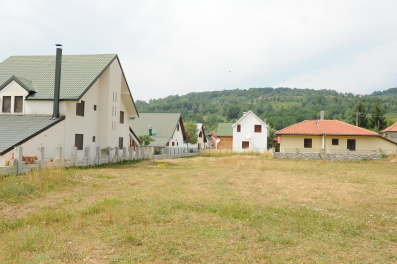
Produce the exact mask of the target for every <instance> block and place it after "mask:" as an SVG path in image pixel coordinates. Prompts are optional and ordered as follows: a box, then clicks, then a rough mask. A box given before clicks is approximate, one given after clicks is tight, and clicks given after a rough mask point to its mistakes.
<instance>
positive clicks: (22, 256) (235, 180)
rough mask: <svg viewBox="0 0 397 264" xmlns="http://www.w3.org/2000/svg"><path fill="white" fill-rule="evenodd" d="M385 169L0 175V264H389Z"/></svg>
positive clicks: (178, 168)
mask: <svg viewBox="0 0 397 264" xmlns="http://www.w3.org/2000/svg"><path fill="white" fill-rule="evenodd" d="M379 168H382V169H379ZM394 171H395V164H394V163H393V162H392V161H391V159H390V158H389V159H387V160H381V161H366V162H326V161H299V160H272V159H268V158H267V157H266V156H265V155H260V156H240V155H239V156H228V157H224V156H222V157H211V158H209V157H208V158H207V157H194V158H183V159H176V160H160V161H143V162H140V163H130V164H124V165H115V166H108V167H102V168H101V167H99V168H88V169H70V170H60V171H57V175H54V177H55V178H56V177H58V178H56V180H46V181H45V182H44V184H42V185H41V187H40V186H39V185H35V184H34V182H36V181H37V182H40V181H43V179H42V180H39V179H34V177H33V175H29V174H28V175H22V176H18V177H14V178H6V179H3V180H2V182H0V185H1V184H2V185H1V186H2V188H3V193H11V194H12V195H10V194H8V196H6V197H3V198H2V199H0V236H1V237H2V239H1V240H0V262H1V263H54V262H55V263H57V262H59V263H284V262H291V263H349V262H350V263H353V262H358V263H391V262H397V253H396V245H397V230H396V228H397V211H396V208H397V193H396V192H395V190H396V186H397V176H396V173H395V172H394ZM42 173H43V175H46V174H47V173H48V174H51V173H52V172H51V171H50V172H46V171H43V172H42ZM35 175H36V177H43V176H40V175H39V174H35ZM51 175H53V174H51ZM29 177H30V180H28V179H29ZM44 177H45V176H44ZM44 179H51V177H46V178H44ZM62 179H63V180H62ZM21 181H22V182H28V183H29V184H31V185H32V186H33V187H34V188H35V191H34V192H10V191H8V190H7V188H10V190H13V188H14V189H15V188H16V187H15V186H13V185H12V184H14V185H16V183H18V185H19V182H21ZM50 185H53V187H51V188H50V187H48V186H50ZM19 210H23V211H25V210H28V212H27V213H19V214H18V213H16V212H17V211H19Z"/></svg>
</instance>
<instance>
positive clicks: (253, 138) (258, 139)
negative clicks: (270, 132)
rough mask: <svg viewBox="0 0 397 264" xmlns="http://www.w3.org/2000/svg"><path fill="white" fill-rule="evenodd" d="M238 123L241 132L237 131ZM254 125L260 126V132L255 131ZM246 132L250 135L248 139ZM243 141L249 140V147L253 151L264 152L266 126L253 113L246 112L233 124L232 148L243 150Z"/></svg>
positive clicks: (265, 148)
mask: <svg viewBox="0 0 397 264" xmlns="http://www.w3.org/2000/svg"><path fill="white" fill-rule="evenodd" d="M238 124H240V125H241V132H237V125H238ZM255 125H261V126H262V132H261V133H258V132H255ZM248 134H249V135H250V138H249V139H247V135H248ZM243 141H249V148H250V149H253V150H255V151H257V150H260V151H261V152H265V151H266V150H267V126H265V125H264V124H263V122H261V121H260V119H259V118H258V117H256V116H255V114H253V113H247V114H246V116H245V117H244V118H243V119H241V120H240V121H239V122H237V123H236V124H234V125H233V150H234V151H240V152H241V151H243V149H242V142H243Z"/></svg>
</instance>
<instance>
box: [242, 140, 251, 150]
mask: <svg viewBox="0 0 397 264" xmlns="http://www.w3.org/2000/svg"><path fill="white" fill-rule="evenodd" d="M249 147H250V143H249V141H242V148H243V149H246V148H249Z"/></svg>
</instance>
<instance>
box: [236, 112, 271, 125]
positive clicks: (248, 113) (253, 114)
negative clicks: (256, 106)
mask: <svg viewBox="0 0 397 264" xmlns="http://www.w3.org/2000/svg"><path fill="white" fill-rule="evenodd" d="M247 116H254V117H255V118H256V119H257V120H258V121H259V122H261V123H262V124H263V125H264V126H266V127H269V126H268V125H267V124H266V123H265V122H263V121H262V120H261V119H260V118H259V117H258V116H257V115H255V113H254V112H252V111H251V110H249V111H248V112H247V113H246V114H245V115H243V116H242V117H241V118H240V119H239V120H237V122H236V123H234V124H233V126H232V127H235V126H236V125H237V124H238V123H240V122H241V120H243V119H244V118H245V117H247Z"/></svg>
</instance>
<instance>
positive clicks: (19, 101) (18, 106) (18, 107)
mask: <svg viewBox="0 0 397 264" xmlns="http://www.w3.org/2000/svg"><path fill="white" fill-rule="evenodd" d="M22 105H23V96H15V98H14V113H22V107H23V106H22Z"/></svg>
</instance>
